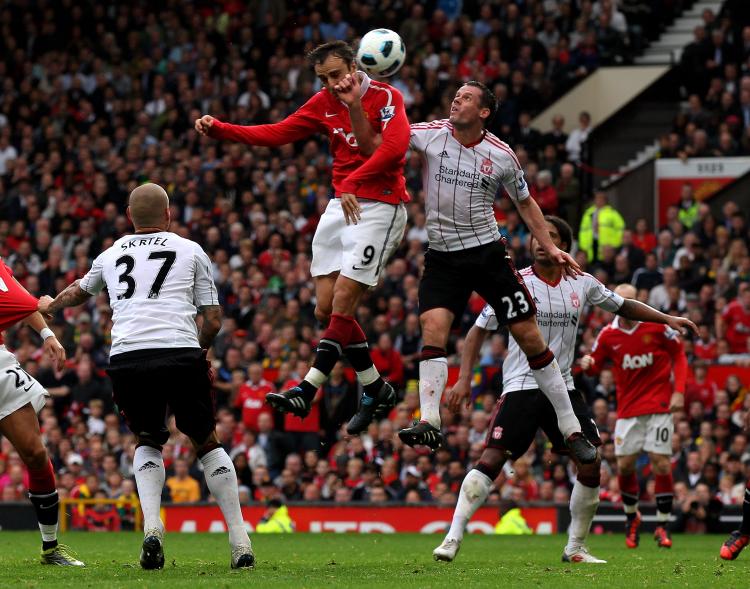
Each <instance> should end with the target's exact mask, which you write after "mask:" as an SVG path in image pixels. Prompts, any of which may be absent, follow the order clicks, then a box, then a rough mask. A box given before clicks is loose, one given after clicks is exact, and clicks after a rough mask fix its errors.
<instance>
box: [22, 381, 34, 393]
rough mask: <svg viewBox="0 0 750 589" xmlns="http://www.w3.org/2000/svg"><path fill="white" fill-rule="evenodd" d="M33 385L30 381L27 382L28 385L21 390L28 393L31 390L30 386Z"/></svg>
mask: <svg viewBox="0 0 750 589" xmlns="http://www.w3.org/2000/svg"><path fill="white" fill-rule="evenodd" d="M33 386H34V383H33V382H32V383H30V384H29V386H28V387H24V389H23V392H24V393H28V392H29V391H30V390H31V387H33Z"/></svg>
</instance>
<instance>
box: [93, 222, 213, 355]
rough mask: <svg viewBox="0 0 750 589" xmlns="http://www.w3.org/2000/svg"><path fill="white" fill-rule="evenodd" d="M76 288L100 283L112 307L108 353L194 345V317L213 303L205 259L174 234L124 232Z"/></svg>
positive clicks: (196, 248)
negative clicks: (110, 340)
mask: <svg viewBox="0 0 750 589" xmlns="http://www.w3.org/2000/svg"><path fill="white" fill-rule="evenodd" d="M80 286H81V288H82V289H83V290H85V291H86V292H88V293H90V294H97V293H98V292H99V291H100V290H102V288H104V287H106V288H107V291H108V292H109V304H110V307H112V313H113V315H112V323H113V326H112V349H111V350H110V353H109V354H110V357H111V356H115V355H117V354H122V353H124V352H132V351H135V350H146V349H153V348H199V347H200V344H199V343H198V326H197V325H196V323H195V316H196V314H197V313H198V309H199V308H200V307H204V306H209V305H218V304H219V302H218V296H217V293H216V285H215V284H214V281H213V278H212V273H211V262H210V260H209V258H208V256H207V255H206V252H204V251H203V250H202V249H201V247H200V246H199V245H198V244H197V243H195V242H193V241H190V240H189V239H184V238H182V237H180V236H179V235H176V234H174V233H169V232H167V231H160V232H156V233H142V234H136V235H128V236H126V237H121V238H120V239H118V240H117V241H116V242H115V243H114V244H113V245H112V247H110V248H109V249H107V250H106V251H104V252H102V253H101V254H99V256H98V257H97V258H96V260H94V263H93V265H92V266H91V270H89V271H88V273H87V274H86V276H84V277H83V278H82V279H81V282H80Z"/></svg>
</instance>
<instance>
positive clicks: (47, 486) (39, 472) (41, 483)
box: [29, 459, 57, 495]
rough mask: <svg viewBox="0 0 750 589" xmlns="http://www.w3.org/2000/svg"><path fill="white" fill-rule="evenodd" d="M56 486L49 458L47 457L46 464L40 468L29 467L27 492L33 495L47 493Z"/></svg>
mask: <svg viewBox="0 0 750 589" xmlns="http://www.w3.org/2000/svg"><path fill="white" fill-rule="evenodd" d="M56 488H57V487H56V483H55V471H54V469H53V468H52V461H51V460H49V459H47V464H45V465H44V466H43V467H42V468H40V469H31V468H30V469H29V492H31V493H32V494H34V495H47V494H49V493H52V492H54V491H55V489H56Z"/></svg>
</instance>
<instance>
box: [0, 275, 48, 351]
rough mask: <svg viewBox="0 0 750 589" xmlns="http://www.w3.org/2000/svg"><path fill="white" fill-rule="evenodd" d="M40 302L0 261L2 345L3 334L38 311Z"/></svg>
mask: <svg viewBox="0 0 750 589" xmlns="http://www.w3.org/2000/svg"><path fill="white" fill-rule="evenodd" d="M38 302H39V301H37V299H36V297H34V296H32V295H30V294H29V293H28V291H27V290H26V289H25V288H24V287H23V286H21V285H20V284H19V283H18V281H17V280H16V279H15V278H13V271H12V270H11V269H10V268H8V266H6V265H5V262H3V261H2V260H0V344H2V343H3V334H2V332H3V331H5V330H6V329H8V328H9V327H11V326H13V325H15V324H16V323H18V322H19V321H21V319H26V317H28V316H29V315H31V314H32V313H33V312H34V311H36V308H37V304H38Z"/></svg>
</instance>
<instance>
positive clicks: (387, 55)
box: [357, 29, 406, 78]
mask: <svg viewBox="0 0 750 589" xmlns="http://www.w3.org/2000/svg"><path fill="white" fill-rule="evenodd" d="M405 59H406V47H405V46H404V42H403V40H402V39H401V37H400V36H399V34H398V33H396V32H395V31H392V30H390V29H373V30H372V31H370V32H369V33H367V34H365V36H364V37H362V40H361V41H360V43H359V49H358V50H357V63H358V64H359V67H361V68H362V69H363V70H364V71H365V72H366V73H367V74H368V75H370V76H375V77H378V78H387V77H388V76H392V75H393V74H395V73H396V72H397V71H398V70H400V69H401V66H402V65H404V60H405Z"/></svg>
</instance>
